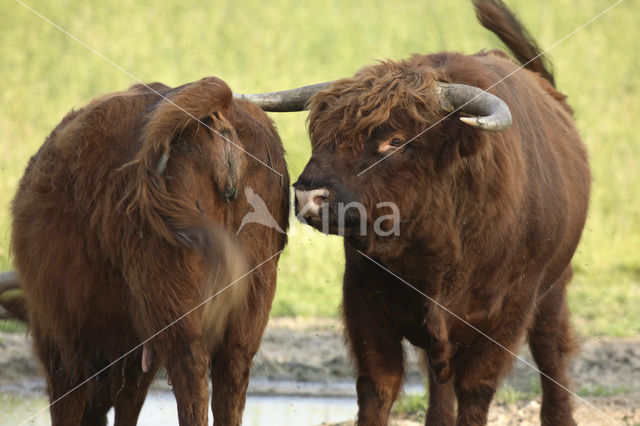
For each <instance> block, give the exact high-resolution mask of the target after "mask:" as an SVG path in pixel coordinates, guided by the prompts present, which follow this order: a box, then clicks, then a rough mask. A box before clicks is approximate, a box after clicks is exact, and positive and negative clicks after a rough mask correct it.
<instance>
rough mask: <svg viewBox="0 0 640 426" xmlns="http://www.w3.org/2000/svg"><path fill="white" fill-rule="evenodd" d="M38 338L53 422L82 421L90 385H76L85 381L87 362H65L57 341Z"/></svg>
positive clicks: (75, 423)
mask: <svg viewBox="0 0 640 426" xmlns="http://www.w3.org/2000/svg"><path fill="white" fill-rule="evenodd" d="M34 342H36V350H37V351H38V354H39V356H40V359H41V360H42V362H43V366H44V369H45V371H46V375H47V385H48V388H49V401H50V404H51V405H50V406H49V411H50V413H51V424H52V425H53V426H57V425H79V424H82V416H83V412H84V408H85V404H86V398H87V386H79V387H78V388H77V389H75V388H76V387H77V386H78V385H79V384H80V383H82V382H83V379H84V377H83V375H82V372H83V371H84V368H83V367H84V366H83V365H80V364H75V365H73V364H74V363H71V365H70V364H69V363H68V362H63V357H62V356H61V354H60V352H59V350H58V348H57V347H56V346H55V345H53V344H50V343H47V342H41V341H40V342H39V341H38V339H34ZM71 367H72V368H71Z"/></svg>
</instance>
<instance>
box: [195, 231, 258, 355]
mask: <svg viewBox="0 0 640 426" xmlns="http://www.w3.org/2000/svg"><path fill="white" fill-rule="evenodd" d="M183 235H184V237H186V238H187V239H188V240H189V241H190V244H189V245H191V247H192V248H194V249H196V250H197V251H199V252H200V253H201V255H202V257H203V259H204V261H205V265H206V270H207V273H206V276H205V283H204V286H203V291H202V298H203V301H205V300H208V301H207V302H206V303H205V304H204V305H203V308H202V316H201V318H202V336H203V339H204V341H205V342H206V344H207V346H208V349H209V350H213V349H214V348H215V346H217V345H218V344H219V343H220V341H221V340H222V339H223V338H224V333H225V330H226V329H227V326H228V324H229V322H230V321H236V320H239V319H238V314H239V313H241V312H242V311H243V310H244V308H245V305H246V300H247V292H248V288H247V283H246V279H245V278H244V277H243V275H245V274H246V271H247V269H246V259H245V256H244V253H243V251H242V249H241V248H240V246H239V245H238V244H237V243H236V242H235V240H234V239H233V237H232V236H231V235H229V234H228V232H227V231H226V230H224V229H223V228H221V227H219V226H217V225H208V226H198V227H194V228H191V229H189V230H188V231H186V232H184V234H183Z"/></svg>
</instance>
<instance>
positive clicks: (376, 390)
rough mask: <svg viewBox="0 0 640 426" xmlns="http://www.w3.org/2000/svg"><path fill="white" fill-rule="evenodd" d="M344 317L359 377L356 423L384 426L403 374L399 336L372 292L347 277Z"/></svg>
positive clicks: (361, 425)
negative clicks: (349, 280)
mask: <svg viewBox="0 0 640 426" xmlns="http://www.w3.org/2000/svg"><path fill="white" fill-rule="evenodd" d="M344 316H345V327H346V330H345V333H346V337H347V341H348V343H349V345H350V347H351V353H352V355H353V358H354V361H355V364H356V365H355V367H356V373H357V376H358V378H357V382H356V390H357V393H358V421H357V424H358V425H360V426H364V425H367V426H369V425H386V424H387V423H388V420H389V413H390V411H391V406H392V405H393V402H394V401H395V399H396V397H397V396H398V392H399V391H400V388H401V386H402V378H403V375H404V365H403V364H404V354H403V349H402V344H401V337H400V336H399V335H398V334H397V333H396V332H395V330H393V328H392V327H391V324H389V322H388V320H387V318H386V316H385V314H384V312H383V311H382V308H381V306H380V304H379V302H378V300H377V298H376V297H375V295H374V294H373V292H372V291H371V290H370V289H368V288H367V287H365V286H360V285H358V284H357V283H353V282H348V278H347V277H346V276H345V284H344Z"/></svg>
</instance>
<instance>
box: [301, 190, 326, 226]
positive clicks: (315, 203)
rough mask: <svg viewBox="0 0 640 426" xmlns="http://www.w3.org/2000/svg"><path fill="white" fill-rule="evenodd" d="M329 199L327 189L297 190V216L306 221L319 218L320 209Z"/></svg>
mask: <svg viewBox="0 0 640 426" xmlns="http://www.w3.org/2000/svg"><path fill="white" fill-rule="evenodd" d="M327 198H329V190H328V189H327V188H317V189H312V190H309V191H305V190H301V189H296V216H298V217H300V218H304V219H310V218H315V217H317V218H319V217H320V214H321V210H320V208H321V207H322V205H323V204H326V200H327Z"/></svg>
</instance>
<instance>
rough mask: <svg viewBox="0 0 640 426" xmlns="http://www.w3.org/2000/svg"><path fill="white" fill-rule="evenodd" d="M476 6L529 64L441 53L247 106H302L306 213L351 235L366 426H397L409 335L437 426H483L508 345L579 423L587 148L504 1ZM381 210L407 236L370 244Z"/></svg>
mask: <svg viewBox="0 0 640 426" xmlns="http://www.w3.org/2000/svg"><path fill="white" fill-rule="evenodd" d="M474 4H475V6H476V13H477V15H478V18H479V19H480V21H481V22H482V24H483V25H484V26H485V27H487V28H488V29H490V30H491V31H493V32H494V33H495V34H496V35H498V36H499V37H500V38H501V39H502V40H503V41H504V42H505V44H506V45H507V47H508V48H509V49H510V50H511V51H512V52H513V53H514V55H515V56H516V57H517V58H518V59H519V61H520V62H521V63H523V65H524V68H526V69H519V66H518V64H517V63H515V62H514V61H512V60H510V59H509V57H508V56H507V55H506V54H505V53H502V52H500V51H489V52H480V53H477V54H475V55H470V56H467V55H462V54H457V53H447V52H443V53H437V54H431V55H426V56H423V55H414V56H413V57H411V58H409V59H406V60H404V61H400V62H394V61H386V62H380V63H378V64H375V65H371V66H367V67H364V68H362V69H361V70H360V71H358V72H357V73H356V74H355V75H354V76H353V77H351V78H345V79H341V80H338V81H335V82H332V83H326V84H319V85H315V86H308V87H305V88H302V89H301V90H298V89H293V90H291V91H285V92H277V93H272V94H260V95H252V96H250V99H252V100H255V101H257V102H259V103H261V104H263V105H264V106H265V107H267V108H269V109H273V110H287V109H292V110H294V109H296V108H299V107H300V105H303V106H304V107H306V108H309V109H310V115H309V133H310V137H311V145H312V155H311V158H310V160H309V162H308V164H307V165H306V167H305V169H304V170H303V172H302V174H301V175H300V177H299V179H298V181H297V182H296V183H295V184H294V187H295V188H296V211H297V213H298V214H299V215H300V216H303V217H304V220H305V222H307V223H308V224H310V225H311V226H314V227H316V228H317V229H320V230H322V229H324V230H325V231H328V232H330V233H338V234H341V235H344V237H345V238H344V247H345V255H346V268H345V273H344V287H343V297H344V298H343V313H344V321H345V328H346V337H347V341H348V343H349V346H350V349H351V353H352V355H353V359H354V361H355V367H356V374H357V392H358V405H359V411H358V424H360V425H384V424H386V423H387V421H388V416H389V411H390V409H391V406H392V404H393V401H394V400H395V399H396V397H397V395H398V392H399V390H400V389H401V384H402V380H403V373H404V366H403V359H404V353H403V348H402V340H403V339H408V340H409V341H410V342H411V343H412V344H413V345H415V346H417V347H419V348H422V349H424V351H425V353H426V358H427V360H428V361H427V364H428V365H427V368H428V375H429V408H428V411H427V418H426V422H427V424H433V425H451V424H454V423H456V424H458V425H482V424H485V423H486V421H487V413H488V409H489V404H490V402H491V400H492V398H493V395H494V393H495V391H496V388H497V387H498V385H499V381H500V379H501V378H502V377H503V376H504V375H505V374H506V373H507V372H508V370H509V368H510V366H511V364H512V361H513V356H512V355H511V354H510V353H509V352H508V351H507V350H505V349H508V350H510V351H512V352H517V351H518V348H519V347H520V345H521V343H522V341H523V340H524V339H527V340H528V342H529V346H530V348H531V352H532V354H533V357H534V359H535V362H536V364H537V366H538V368H539V369H540V371H541V372H542V373H543V374H542V375H541V382H542V394H543V396H542V407H541V419H542V423H543V424H544V425H571V424H575V423H574V421H573V419H572V415H571V405H570V394H569V393H568V392H567V391H566V390H565V389H564V387H568V386H569V381H568V377H567V373H566V364H567V361H568V358H569V356H570V355H571V353H572V351H573V349H574V346H575V344H574V339H573V338H572V335H571V331H570V324H569V309H568V307H567V301H566V286H567V284H568V282H569V280H570V279H571V276H572V268H571V265H570V261H571V258H572V256H573V254H574V252H575V249H576V246H577V244H578V241H579V239H580V235H581V232H582V229H583V226H584V222H585V217H586V212H587V206H588V198H589V186H590V179H591V178H590V172H589V167H588V163H587V155H586V150H585V146H584V144H583V142H582V141H581V139H580V136H579V135H578V132H577V131H576V128H575V125H574V120H573V117H572V111H571V109H570V107H569V106H568V105H567V103H566V102H565V96H564V95H562V94H561V93H559V92H558V91H557V90H556V89H555V88H554V86H553V78H552V75H551V73H550V72H549V71H548V68H547V67H546V66H545V63H544V62H543V60H542V57H541V56H538V55H539V49H538V48H537V46H536V44H535V42H534V41H533V40H532V39H531V38H530V36H529V35H528V34H527V32H526V30H525V29H524V28H523V27H522V26H521V24H520V23H519V22H518V21H517V19H516V18H515V16H514V15H513V14H512V13H511V12H510V11H509V10H508V9H507V7H506V6H505V5H504V4H503V3H502V2H499V1H482V0H477V1H475V2H474ZM485 91H486V92H485ZM274 105H277V106H276V107H274ZM381 202H391V203H393V204H394V205H395V206H397V208H398V211H399V215H400V217H399V220H398V223H399V225H400V232H399V234H398V235H396V233H384V235H381V233H380V232H374V231H375V226H374V225H375V224H376V223H378V224H379V223H380V222H377V221H378V220H379V219H381V218H382V219H383V221H385V220H386V221H387V222H389V223H388V224H387V226H386V227H385V226H382V227H381V229H383V230H385V229H387V230H388V229H390V228H391V227H392V226H393V225H394V224H393V223H391V222H393V219H392V218H393V215H392V214H390V212H389V211H388V209H387V210H385V209H378V208H377V206H379V205H380V203H381ZM349 205H351V206H360V207H359V208H352V209H347V208H346V206H349ZM343 216H344V217H343ZM385 216H387V217H388V219H387V218H385ZM363 221H364V222H365V225H366V226H365V230H366V232H362V231H361V228H360V225H361V223H362V222H363ZM383 225H384V224H383ZM409 285H411V286H413V287H414V288H411V287H410V286H409ZM439 305H440V306H439ZM445 309H446V311H445ZM447 311H448V312H447ZM474 327H475V329H474ZM482 333H484V335H483V334H482ZM492 340H493V341H492ZM497 343H499V345H498V344H497ZM456 400H457V413H456V410H455V405H456Z"/></svg>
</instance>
